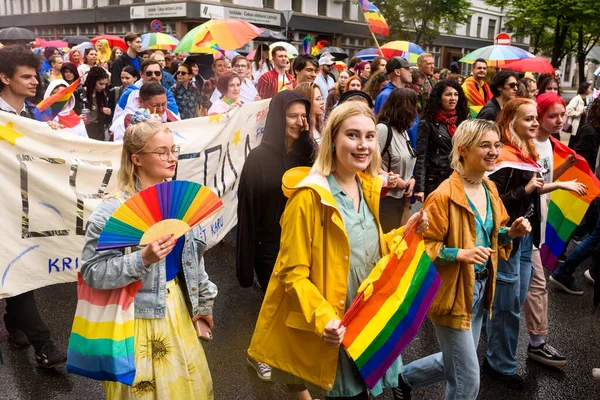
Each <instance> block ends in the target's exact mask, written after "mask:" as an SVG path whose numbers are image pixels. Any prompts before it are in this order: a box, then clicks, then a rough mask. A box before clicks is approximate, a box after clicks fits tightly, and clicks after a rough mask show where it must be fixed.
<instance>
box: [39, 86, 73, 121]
mask: <svg viewBox="0 0 600 400" xmlns="http://www.w3.org/2000/svg"><path fill="white" fill-rule="evenodd" d="M79 82H81V77H80V78H78V79H76V80H75V82H73V83H71V84H70V85H69V86H68V87H66V88H63V89H61V90H59V91H58V92H56V93H54V94H53V95H52V96H50V97H48V98H47V99H44V100H42V101H40V102H39V103H38V105H37V108H38V110H40V111H41V112H42V113H43V112H44V111H46V109H48V108H50V110H51V111H52V119H53V118H54V117H56V116H57V115H58V113H59V112H61V110H62V109H63V108H64V107H65V105H66V104H67V101H69V99H70V98H71V96H73V93H75V90H76V89H77V87H78V86H79Z"/></svg>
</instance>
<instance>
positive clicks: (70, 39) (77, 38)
mask: <svg viewBox="0 0 600 400" xmlns="http://www.w3.org/2000/svg"><path fill="white" fill-rule="evenodd" d="M89 41H90V38H89V37H87V36H81V35H74V36H65V37H64V38H63V42H67V43H69V44H81V43H83V42H89Z"/></svg>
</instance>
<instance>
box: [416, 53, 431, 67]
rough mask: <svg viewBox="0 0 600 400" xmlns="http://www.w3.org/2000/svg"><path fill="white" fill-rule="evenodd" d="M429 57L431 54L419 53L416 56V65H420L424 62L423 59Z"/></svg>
mask: <svg viewBox="0 0 600 400" xmlns="http://www.w3.org/2000/svg"><path fill="white" fill-rule="evenodd" d="M429 57H431V58H433V54H431V53H421V55H419V58H417V65H422V64H423V63H424V62H425V59H426V58H429Z"/></svg>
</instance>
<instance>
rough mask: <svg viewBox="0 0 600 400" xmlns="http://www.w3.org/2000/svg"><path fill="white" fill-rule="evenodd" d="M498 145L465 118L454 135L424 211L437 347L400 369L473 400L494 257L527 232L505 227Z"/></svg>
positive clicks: (491, 130)
mask: <svg viewBox="0 0 600 400" xmlns="http://www.w3.org/2000/svg"><path fill="white" fill-rule="evenodd" d="M501 148H502V143H501V142H500V139H499V131H498V128H497V126H496V124H495V123H493V122H489V121H484V120H468V121H465V122H463V123H462V124H461V125H460V126H459V127H458V129H457V130H456V133H455V134H454V136H453V138H452V156H451V157H452V159H451V166H452V168H453V169H454V172H453V173H452V175H451V176H450V177H449V178H448V179H446V180H445V181H444V182H442V183H441V185H440V186H439V187H438V188H437V189H436V190H435V191H433V192H432V193H431V194H430V195H429V196H428V197H427V200H426V201H425V204H424V205H423V208H424V209H425V210H426V211H427V213H428V215H430V227H429V230H427V231H426V232H425V233H424V234H423V236H424V238H425V248H426V250H427V253H428V254H429V257H430V258H431V259H432V260H434V264H435V266H436V268H437V271H438V273H439V274H440V277H441V279H442V285H441V287H440V289H439V291H438V294H437V296H436V298H435V300H434V302H433V304H432V306H431V308H430V310H429V318H430V319H431V320H432V321H433V324H434V327H435V332H436V336H437V339H438V342H439V343H440V348H441V352H440V353H437V354H433V355H430V356H428V357H425V358H422V359H420V360H416V361H414V362H412V363H410V364H408V365H406V366H405V367H404V371H403V373H402V376H403V379H404V381H405V383H406V384H408V385H409V386H410V387H419V386H425V385H428V384H431V383H434V382H438V381H441V380H444V378H445V380H446V399H461V400H462V399H475V398H476V397H477V394H478V392H479V363H478V360H477V346H478V344H479V334H480V332H481V325H482V321H483V316H484V314H485V311H488V312H489V313H490V315H491V314H492V302H493V298H494V290H495V282H496V270H497V265H498V258H503V259H507V258H508V256H509V255H510V251H511V248H512V245H511V239H512V238H516V237H521V236H523V235H525V234H527V233H528V232H529V231H530V230H531V226H530V224H529V221H527V219H525V218H522V217H521V218H518V219H517V220H515V221H514V223H513V225H512V226H511V227H510V229H508V228H506V227H505V225H506V224H507V223H508V221H509V217H508V214H507V212H506V209H505V208H504V205H503V204H502V201H501V200H500V196H499V195H498V191H497V190H496V185H494V183H493V182H492V181H491V180H489V179H487V178H485V173H486V172H489V171H492V170H493V169H494V166H495V164H496V159H497V158H498V155H499V154H500V149H501Z"/></svg>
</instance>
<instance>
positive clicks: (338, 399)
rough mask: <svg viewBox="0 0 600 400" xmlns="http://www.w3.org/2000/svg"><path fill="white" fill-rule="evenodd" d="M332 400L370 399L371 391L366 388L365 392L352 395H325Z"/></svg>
mask: <svg viewBox="0 0 600 400" xmlns="http://www.w3.org/2000/svg"><path fill="white" fill-rule="evenodd" d="M325 398H326V399H330V400H369V393H368V392H367V391H366V390H365V391H364V392H362V393H360V394H357V395H356V396H352V397H325Z"/></svg>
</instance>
